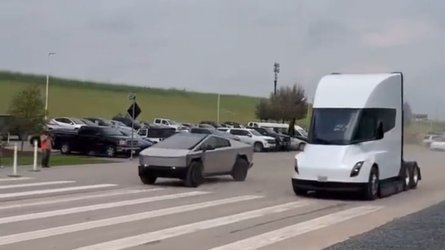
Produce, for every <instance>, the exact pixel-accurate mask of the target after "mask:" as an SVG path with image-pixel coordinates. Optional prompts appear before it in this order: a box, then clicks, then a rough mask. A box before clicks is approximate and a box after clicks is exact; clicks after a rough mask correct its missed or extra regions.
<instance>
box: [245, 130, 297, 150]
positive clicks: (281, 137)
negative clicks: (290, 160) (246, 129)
mask: <svg viewBox="0 0 445 250" xmlns="http://www.w3.org/2000/svg"><path fill="white" fill-rule="evenodd" d="M250 129H254V130H256V131H257V132H258V133H260V134H262V135H264V136H270V137H273V138H275V141H276V149H277V150H284V151H287V150H290V148H291V137H290V136H288V135H285V134H281V133H277V132H275V131H274V130H273V129H272V128H256V127H252V128H250Z"/></svg>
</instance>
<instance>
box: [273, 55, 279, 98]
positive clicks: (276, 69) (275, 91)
mask: <svg viewBox="0 0 445 250" xmlns="http://www.w3.org/2000/svg"><path fill="white" fill-rule="evenodd" d="M273 72H274V73H275V79H274V88H273V94H274V95H277V80H278V73H280V64H279V63H277V62H276V63H274V65H273Z"/></svg>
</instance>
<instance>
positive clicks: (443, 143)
mask: <svg viewBox="0 0 445 250" xmlns="http://www.w3.org/2000/svg"><path fill="white" fill-rule="evenodd" d="M430 149H431V150H440V151H443V150H445V137H438V138H436V139H435V140H433V141H432V142H431V143H430Z"/></svg>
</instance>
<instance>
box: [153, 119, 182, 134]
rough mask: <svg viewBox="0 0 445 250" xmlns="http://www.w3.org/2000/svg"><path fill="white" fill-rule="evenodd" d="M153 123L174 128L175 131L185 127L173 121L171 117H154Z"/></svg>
mask: <svg viewBox="0 0 445 250" xmlns="http://www.w3.org/2000/svg"><path fill="white" fill-rule="evenodd" d="M153 123H154V124H156V125H164V126H169V127H172V128H175V129H176V131H180V130H186V129H187V127H185V126H183V125H182V124H181V123H179V122H176V121H173V120H172V119H167V118H155V119H153Z"/></svg>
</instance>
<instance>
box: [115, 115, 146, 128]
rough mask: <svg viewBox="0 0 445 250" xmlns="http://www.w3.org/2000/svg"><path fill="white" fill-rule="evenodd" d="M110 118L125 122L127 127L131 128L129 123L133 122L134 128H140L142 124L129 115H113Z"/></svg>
mask: <svg viewBox="0 0 445 250" xmlns="http://www.w3.org/2000/svg"><path fill="white" fill-rule="evenodd" d="M112 120H113V121H119V122H122V123H123V124H125V125H126V126H127V127H130V128H131V124H132V123H133V128H134V129H135V130H138V129H140V128H141V127H142V126H143V124H141V122H139V121H137V120H134V121H133V119H131V118H130V117H121V116H115V117H113V119H112Z"/></svg>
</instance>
